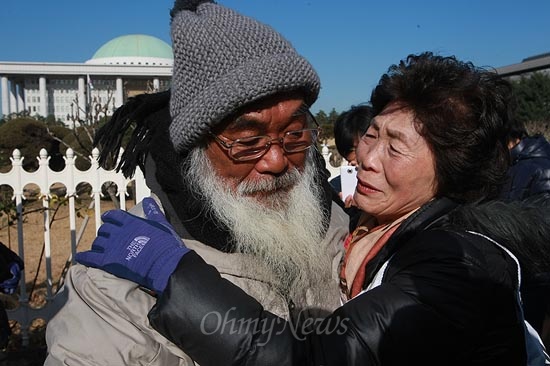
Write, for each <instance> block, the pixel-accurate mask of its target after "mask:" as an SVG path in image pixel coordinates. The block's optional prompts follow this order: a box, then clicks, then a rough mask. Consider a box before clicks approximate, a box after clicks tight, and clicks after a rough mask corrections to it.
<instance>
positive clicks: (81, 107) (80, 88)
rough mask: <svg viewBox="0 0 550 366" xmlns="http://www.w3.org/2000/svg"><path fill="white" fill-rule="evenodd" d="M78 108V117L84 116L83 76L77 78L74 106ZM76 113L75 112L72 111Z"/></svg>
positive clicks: (84, 86) (84, 81) (84, 84)
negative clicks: (75, 103) (76, 96)
mask: <svg viewBox="0 0 550 366" xmlns="http://www.w3.org/2000/svg"><path fill="white" fill-rule="evenodd" d="M74 107H75V108H78V115H80V114H82V115H85V114H86V80H85V79H84V76H79V77H78V105H75V106H74ZM74 113H76V111H74Z"/></svg>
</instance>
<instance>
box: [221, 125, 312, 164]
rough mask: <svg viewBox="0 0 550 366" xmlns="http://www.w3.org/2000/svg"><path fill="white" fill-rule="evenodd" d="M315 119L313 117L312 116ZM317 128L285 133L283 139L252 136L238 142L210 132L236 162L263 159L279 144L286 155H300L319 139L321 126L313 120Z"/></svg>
mask: <svg viewBox="0 0 550 366" xmlns="http://www.w3.org/2000/svg"><path fill="white" fill-rule="evenodd" d="M311 117H313V116H311ZM313 121H314V122H315V124H316V125H317V127H316V128H304V129H301V130H296V131H288V132H285V134H284V136H283V137H276V138H272V137H270V136H251V137H244V138H240V139H236V140H229V139H228V138H227V137H224V136H221V137H223V138H224V139H226V140H229V141H224V140H222V139H221V138H220V137H218V136H216V135H214V134H213V133H212V132H210V135H212V137H213V138H214V140H216V142H218V143H219V144H220V146H221V147H222V148H224V149H226V150H227V151H228V152H229V156H230V157H231V159H233V160H236V161H247V160H254V159H258V158H260V157H262V156H263V155H264V154H265V153H266V152H267V151H268V150H269V148H270V147H271V145H273V144H279V145H281V147H282V148H283V150H284V151H285V152H286V153H289V154H291V153H298V152H302V151H305V150H307V149H309V148H310V147H311V146H312V145H313V144H314V143H315V142H316V141H317V138H318V137H319V133H320V130H319V124H318V123H317V121H315V119H313Z"/></svg>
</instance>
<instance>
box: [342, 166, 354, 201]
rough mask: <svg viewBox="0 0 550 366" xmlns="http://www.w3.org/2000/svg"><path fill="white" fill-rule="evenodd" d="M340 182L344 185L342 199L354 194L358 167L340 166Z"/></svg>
mask: <svg viewBox="0 0 550 366" xmlns="http://www.w3.org/2000/svg"><path fill="white" fill-rule="evenodd" d="M340 183H341V185H342V200H343V201H345V200H346V198H347V197H348V196H353V194H354V193H355V187H356V186H357V167H355V166H352V165H345V166H341V167H340Z"/></svg>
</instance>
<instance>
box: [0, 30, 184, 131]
mask: <svg viewBox="0 0 550 366" xmlns="http://www.w3.org/2000/svg"><path fill="white" fill-rule="evenodd" d="M172 65H173V56H172V48H171V47H170V45H169V44H167V43H166V42H164V41H162V40H161V39H158V38H156V37H152V36H149V35H144V34H130V35H124V36H120V37H116V38H114V39H112V40H110V41H109V42H107V43H105V44H104V45H102V46H101V47H99V48H98V49H97V51H96V52H95V53H94V54H93V56H92V58H91V59H89V60H87V61H86V62H84V63H43V62H2V61H0V78H1V89H2V94H1V96H0V97H1V100H2V114H3V115H4V116H7V115H10V114H14V113H22V112H27V113H28V114H29V115H31V116H35V115H39V116H43V117H47V116H54V117H55V119H56V120H59V121H62V122H64V123H66V124H67V125H72V124H73V122H77V123H78V120H84V119H85V114H86V113H85V112H84V111H86V110H87V111H91V113H89V114H88V119H89V118H92V119H94V118H98V117H101V116H103V115H111V114H112V113H113V111H114V110H115V109H116V108H117V107H119V106H120V105H122V104H123V103H124V102H125V101H126V100H127V99H128V98H129V97H132V96H134V95H137V94H142V93H151V92H157V91H162V90H166V89H168V88H169V86H170V78H171V76H172Z"/></svg>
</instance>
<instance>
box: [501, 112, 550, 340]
mask: <svg viewBox="0 0 550 366" xmlns="http://www.w3.org/2000/svg"><path fill="white" fill-rule="evenodd" d="M507 138H508V147H509V149H510V158H511V159H510V160H511V161H510V162H511V164H510V168H509V169H508V173H507V179H506V183H505V184H504V186H503V187H502V190H501V192H500V198H501V199H503V200H506V201H516V200H520V201H528V202H530V203H532V204H538V205H543V206H546V207H548V205H550V143H549V142H548V140H546V138H545V137H544V136H543V135H540V134H536V135H532V136H531V135H529V134H528V133H527V129H526V128H525V125H524V124H523V123H522V122H521V121H519V120H518V119H516V118H514V119H512V120H511V121H510V124H509V126H508V135H507ZM547 245H549V244H547ZM549 249H550V247H549ZM522 294H523V305H524V306H523V307H524V311H525V318H526V319H527V320H528V321H529V323H530V324H531V325H533V327H534V328H535V330H536V331H537V332H538V333H539V334H540V335H541V337H543V339H544V340H545V344H546V346H547V347H548V346H549V345H550V272H546V273H537V274H535V275H534V276H533V277H528V278H525V280H524V281H523V285H522ZM545 319H546V322H547V323H548V325H549V326H547V327H546V330H545V327H544V323H545Z"/></svg>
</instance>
